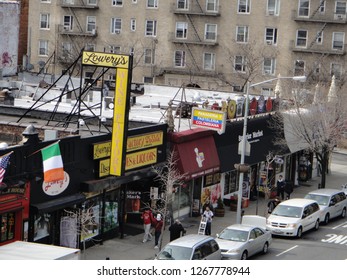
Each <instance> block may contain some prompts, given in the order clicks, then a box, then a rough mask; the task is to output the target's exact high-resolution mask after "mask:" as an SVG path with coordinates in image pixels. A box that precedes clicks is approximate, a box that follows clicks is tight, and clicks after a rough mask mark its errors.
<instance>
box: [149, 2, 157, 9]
mask: <svg viewBox="0 0 347 280" xmlns="http://www.w3.org/2000/svg"><path fill="white" fill-rule="evenodd" d="M158 1H159V0H147V8H152V9H154V8H158Z"/></svg>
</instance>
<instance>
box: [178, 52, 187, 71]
mask: <svg viewBox="0 0 347 280" xmlns="http://www.w3.org/2000/svg"><path fill="white" fill-rule="evenodd" d="M185 66H186V52H185V51H175V67H185Z"/></svg>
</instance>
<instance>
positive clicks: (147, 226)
mask: <svg viewBox="0 0 347 280" xmlns="http://www.w3.org/2000/svg"><path fill="white" fill-rule="evenodd" d="M141 219H142V220H143V229H144V231H145V233H144V236H143V241H142V242H143V243H145V242H147V241H148V240H149V241H150V240H152V234H151V233H150V231H151V225H152V220H153V214H152V211H151V210H150V209H149V208H146V209H145V211H144V212H143V213H142V215H141Z"/></svg>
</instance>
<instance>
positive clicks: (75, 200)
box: [31, 194, 86, 212]
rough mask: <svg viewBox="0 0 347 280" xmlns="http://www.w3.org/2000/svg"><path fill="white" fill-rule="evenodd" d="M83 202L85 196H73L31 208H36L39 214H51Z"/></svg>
mask: <svg viewBox="0 0 347 280" xmlns="http://www.w3.org/2000/svg"><path fill="white" fill-rule="evenodd" d="M85 200H86V196H85V195H84V194H74V195H70V196H64V197H60V198H57V199H53V200H50V201H46V202H42V203H36V204H32V205H31V206H32V207H34V208H36V209H37V211H39V212H53V211H55V210H58V209H63V208H65V207H69V206H72V205H74V204H79V203H82V202H83V201H85Z"/></svg>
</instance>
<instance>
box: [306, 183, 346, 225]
mask: <svg viewBox="0 0 347 280" xmlns="http://www.w3.org/2000/svg"><path fill="white" fill-rule="evenodd" d="M305 198H308V199H312V200H315V201H317V203H318V204H319V207H320V209H321V219H320V220H321V221H322V222H323V221H324V223H325V224H327V223H329V220H330V219H332V218H336V217H339V216H340V217H341V218H344V217H346V209H347V198H346V194H345V193H344V192H343V191H342V190H337V189H318V190H315V191H312V192H309V193H308V194H307V195H306V196H305Z"/></svg>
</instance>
